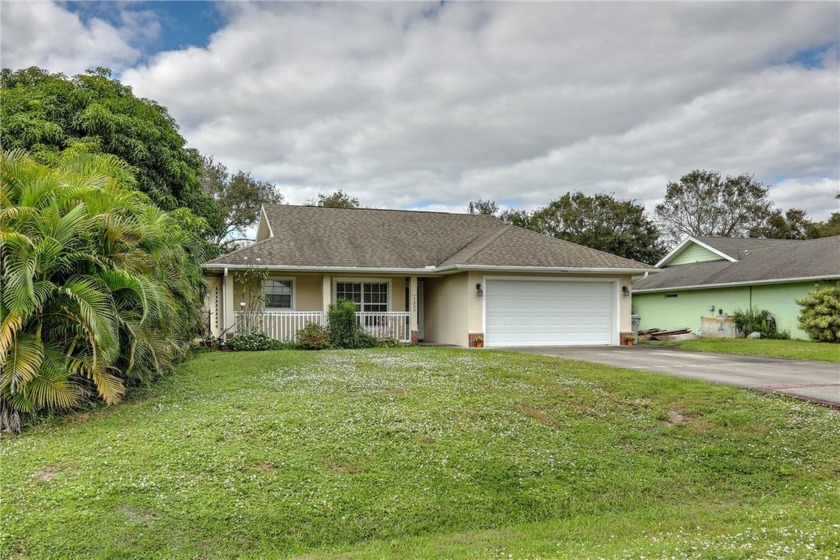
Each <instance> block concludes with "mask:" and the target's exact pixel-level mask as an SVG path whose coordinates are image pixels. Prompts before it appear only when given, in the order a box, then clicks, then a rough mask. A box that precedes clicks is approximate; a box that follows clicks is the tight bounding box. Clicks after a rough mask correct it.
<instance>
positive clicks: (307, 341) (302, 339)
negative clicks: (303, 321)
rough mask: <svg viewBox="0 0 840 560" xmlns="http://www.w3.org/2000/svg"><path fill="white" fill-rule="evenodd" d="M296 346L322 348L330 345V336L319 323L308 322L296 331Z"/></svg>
mask: <svg viewBox="0 0 840 560" xmlns="http://www.w3.org/2000/svg"><path fill="white" fill-rule="evenodd" d="M297 347H298V348H302V349H303V350H323V349H324V348H329V347H330V336H329V334H328V333H327V331H325V330H324V327H322V326H321V325H319V324H317V323H309V324H308V325H306V326H305V327H303V328H302V329H300V330H299V331H298V332H297Z"/></svg>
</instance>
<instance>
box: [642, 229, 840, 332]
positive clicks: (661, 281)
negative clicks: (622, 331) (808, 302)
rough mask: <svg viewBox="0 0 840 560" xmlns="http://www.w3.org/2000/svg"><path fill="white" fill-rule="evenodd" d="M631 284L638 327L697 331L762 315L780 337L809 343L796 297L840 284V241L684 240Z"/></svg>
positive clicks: (718, 238) (836, 237) (699, 238)
mask: <svg viewBox="0 0 840 560" xmlns="http://www.w3.org/2000/svg"><path fill="white" fill-rule="evenodd" d="M656 266H657V267H659V268H661V269H662V271H661V272H659V273H657V274H655V275H650V276H647V277H643V278H640V279H637V280H636V281H635V282H634V283H633V311H634V313H635V314H638V315H639V316H640V317H641V328H642V329H647V328H661V329H679V328H691V329H697V330H699V328H700V325H701V321H702V320H703V318H704V317H706V318H709V317H721V316H724V317H725V316H726V315H732V314H733V313H734V312H735V311H736V310H739V309H740V310H748V309H750V308H753V307H756V308H758V309H766V310H768V311H770V313H771V314H772V315H773V316H774V317H775V319H776V325H777V328H778V329H779V330H787V331H790V334H791V336H792V337H794V338H808V335H807V333H805V331H803V330H801V329H800V328H799V326H798V316H799V309H800V307H799V306H798V305H797V304H796V302H795V300H796V299H797V298H802V297H804V296H806V295H807V294H808V292H810V291H811V290H812V289H814V286H815V285H816V284H817V282H819V281H820V280H836V279H840V236H835V237H825V238H822V239H808V240H804V241H803V240H788V239H734V238H728V237H689V238H687V239H685V240H684V241H683V242H682V243H680V244H679V245H678V246H677V247H676V248H675V249H674V250H673V251H671V252H670V253H668V255H666V256H665V258H663V259H662V260H661V261H660V262H659V263H657V265H656Z"/></svg>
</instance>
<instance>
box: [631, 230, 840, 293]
mask: <svg viewBox="0 0 840 560" xmlns="http://www.w3.org/2000/svg"><path fill="white" fill-rule="evenodd" d="M697 239H699V240H701V241H703V242H704V243H707V244H708V245H711V246H713V247H715V248H716V249H718V250H720V251H723V252H725V253H726V254H728V255H731V256H732V257H736V258H739V259H740V260H737V261H735V262H729V261H710V262H699V263H693V264H683V265H675V266H669V267H666V268H664V269H663V270H662V271H661V272H658V273H657V274H653V275H651V276H648V277H647V278H643V279H640V280H637V281H636V282H634V283H633V291H636V292H641V291H644V290H673V289H678V288H685V287H688V286H716V285H722V284H749V283H752V282H755V283H761V282H772V281H780V280H788V279H795V278H814V279H819V278H836V277H840V236H835V237H825V238H822V239H808V240H805V241H799V240H778V239H775V240H774V239H770V240H768V239H755V240H753V239H737V240H735V239H734V240H732V243H731V244H728V245H727V244H726V243H721V242H720V239H721V238H712V239H713V240H715V242H714V243H709V242H707V241H706V239H708V238H702V237H701V238H697ZM753 242H755V243H753ZM723 247H726V248H727V249H728V250H724V249H723ZM745 249H746V251H747V252H744V251H745ZM730 251H732V252H733V253H735V254H733V253H730Z"/></svg>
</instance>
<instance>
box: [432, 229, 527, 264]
mask: <svg viewBox="0 0 840 560" xmlns="http://www.w3.org/2000/svg"><path fill="white" fill-rule="evenodd" d="M512 227H514V226H513V224H505V225H504V226H503V227H501V228H499V231H496V232H485V233H482V234H481V235H478V236H476V237H474V238H473V239H472V240H471V241H470V242H469V243H467V244H466V245H464V246H463V247H461V248H460V249H458V250H457V251H455V252H454V253H452V254H451V255H449V256H448V257H446V258H445V259H443V262H446V261H448V260H449V259H451V258H452V257H454V256H455V255H457V254H458V253H460V252H461V251H464V250H467V249H469V247H470V245H472V244H473V243H475V242H476V241H477V240H478V239H479V238H481V237H483V236H485V235H488V234H490V235H489V236H488V237H487V239H485V240H484V241H482V242H480V243H479V244H478V246H477V247H474V248H473V249H472V250H471V252H470V254H469V256H467V257H466V258H465V259H463V260H464V263H466V262H467V261H469V260H470V259H471V258H473V257H474V256H476V255H477V254H478V253H480V252H481V251H483V250H484V249H486V248H487V247H488V246H489V245H490V244H491V243H493V242H494V241H496V240H497V239H498V238H499V237H501V236H502V234H504V233H505V232H506V231H509V230H510V228H512Z"/></svg>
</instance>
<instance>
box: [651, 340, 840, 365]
mask: <svg viewBox="0 0 840 560" xmlns="http://www.w3.org/2000/svg"><path fill="white" fill-rule="evenodd" d="M640 344H642V345H646V346H650V345H656V346H675V347H678V348H682V349H683V350H695V351H698V352H721V353H724V354H748V355H752V356H766V357H768V358H790V359H793V360H816V361H823V362H840V344H829V343H826V342H810V341H807V340H769V339H759V340H748V339H746V338H735V339H726V338H699V339H693V340H670V341H665V342H657V341H648V340H644V341H641V342H640Z"/></svg>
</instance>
